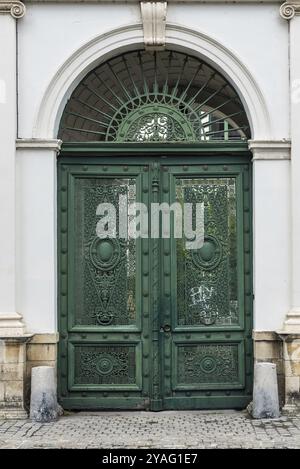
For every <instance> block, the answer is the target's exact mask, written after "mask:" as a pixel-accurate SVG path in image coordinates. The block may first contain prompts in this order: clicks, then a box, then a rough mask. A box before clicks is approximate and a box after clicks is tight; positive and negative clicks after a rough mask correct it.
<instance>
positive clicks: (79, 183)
mask: <svg viewBox="0 0 300 469" xmlns="http://www.w3.org/2000/svg"><path fill="white" fill-rule="evenodd" d="M59 138H61V139H62V140H63V142H64V144H63V151H62V156H61V157H60V158H59V165H58V166H59V184H58V190H59V197H58V200H59V247H60V255H59V286H60V289H59V297H60V300H59V304H60V313H59V323H60V332H61V342H60V352H59V354H60V361H59V363H60V372H59V381H60V385H59V389H60V397H61V401H62V404H63V406H64V407H66V408H117V409H118V408H147V409H148V408H151V409H153V410H160V409H175V408H176V409H184V408H192V409H199V408H226V407H227V408H230V407H231V408H232V407H236V408H238V407H244V406H245V405H246V404H247V403H248V402H249V400H250V398H251V386H252V377H251V373H252V351H251V347H252V345H251V328H252V269H251V167H250V163H249V155H248V151H247V140H248V139H249V138H250V128H249V123H248V119H247V115H246V113H245V110H244V108H243V105H242V103H241V100H240V98H239V97H238V95H237V93H236V92H235V90H234V89H233V88H232V86H231V85H230V84H229V83H228V81H227V80H226V79H225V78H224V77H223V76H222V75H221V74H220V73H219V72H217V71H216V70H214V69H213V68H212V67H211V66H210V65H208V64H206V63H205V62H203V61H201V60H199V59H197V58H194V57H192V56H190V55H187V54H184V53H182V52H175V51H168V50H167V51H162V52H153V53H151V52H146V51H142V50H137V51H133V52H128V53H125V54H122V55H119V56H117V57H114V58H112V59H110V60H109V61H107V62H104V63H102V64H101V65H99V66H98V67H97V68H96V69H94V70H93V71H91V72H90V73H89V74H88V75H87V76H86V77H85V78H84V79H83V80H82V81H81V83H80V84H79V85H78V86H77V88H76V89H75V90H74V92H73V94H72V95H71V97H70V99H69V101H68V103H67V104H66V107H65V110H64V112H63V115H62V119H61V123H60V129H59ZM108 203H110V204H112V205H113V207H114V208H115V212H114V213H113V218H114V221H115V222H116V226H117V236H114V235H113V236H107V237H102V238H101V237H100V236H99V232H98V231H97V227H99V221H100V220H101V213H100V209H99V205H100V204H108ZM136 203H138V204H143V206H141V207H142V209H140V212H141V210H144V208H145V214H143V218H142V221H141V222H140V224H139V225H138V228H141V231H142V232H141V236H139V237H137V236H136V232H135V235H133V233H131V234H130V233H129V232H130V229H131V228H130V227H132V226H133V225H132V219H131V218H130V217H132V207H134V205H133V204H136ZM174 203H175V204H177V206H178V209H179V210H181V219H184V220H185V219H186V218H185V217H186V215H187V213H188V210H189V208H188V207H192V208H191V220H192V223H191V227H192V228H195V226H196V225H195V224H196V222H197V216H196V212H195V207H196V204H198V205H199V207H200V208H199V210H200V212H201V210H202V212H201V213H202V215H203V218H202V220H203V222H204V237H203V239H202V243H201V245H199V246H200V247H197V248H193V249H190V248H188V247H187V246H188V243H189V242H190V241H191V240H190V239H189V236H188V235H187V233H186V232H185V231H184V230H181V236H180V235H178V232H176V229H175V225H173V224H172V222H173V218H175V215H172V214H174V213H176V210H175V209H176V207H175V206H174V205H172V204H174ZM122 204H123V206H122V207H121V205H122ZM160 204H164V205H163V206H162V205H160ZM158 205H160V208H161V210H160V212H161V215H160V217H161V218H157V219H156V220H160V223H159V224H160V225H163V223H162V222H161V221H162V214H163V213H164V210H165V209H166V207H170V206H171V207H173V209H172V210H171V212H172V214H171V216H170V218H171V226H173V228H171V230H170V231H169V232H167V233H166V232H164V231H163V229H165V226H164V227H160V228H159V231H158V232H156V234H155V233H154V231H155V230H154V231H152V228H153V225H154V223H155V222H154V218H152V209H153V207H156V208H157V207H158ZM135 207H136V206H135ZM124 211H125V217H124ZM200 212H199V213H200ZM107 213H108V212H107V211H106V212H105V215H107ZM103 214H104V212H103V213H102V215H103ZM109 217H110V215H109V216H108V219H107V221H106V228H107V227H108V225H109V224H110V221H111V219H110V218H109ZM124 219H125V221H126V223H125V222H124ZM122 220H123V222H124V223H125V225H126V229H125V235H124V226H123V228H122V230H123V234H122V235H120V230H121V229H120V226H121V225H120V223H121V221H122ZM134 223H136V220H135V222H134ZM162 228H163V229H162ZM196 229H198V227H196ZM199 230H200V228H199ZM200 231H201V230H200Z"/></svg>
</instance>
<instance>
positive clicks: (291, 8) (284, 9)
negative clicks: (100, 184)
mask: <svg viewBox="0 0 300 469" xmlns="http://www.w3.org/2000/svg"><path fill="white" fill-rule="evenodd" d="M296 15H300V1H297V0H293V1H287V2H285V3H283V4H282V5H281V7H280V16H281V17H282V18H283V19H285V20H291V19H292V18H294V16H296Z"/></svg>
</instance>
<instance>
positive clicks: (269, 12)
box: [17, 3, 291, 333]
mask: <svg viewBox="0 0 300 469" xmlns="http://www.w3.org/2000/svg"><path fill="white" fill-rule="evenodd" d="M140 22H141V18H140V10H139V6H138V5H135V4H127V5H126V4H123V5H120V4H118V5H114V4H111V5H110V4H102V5H89V4H86V5H82V4H74V5H67V4H64V5H57V4H51V5H42V4H34V5H28V7H27V13H26V16H25V17H24V18H23V19H22V20H20V21H19V22H18V93H19V95H18V99H19V102H18V112H19V115H18V137H19V138H23V139H28V138H29V139H30V138H32V137H35V138H56V135H55V132H54V130H53V133H52V134H51V132H50V133H47V135H46V134H43V133H39V130H37V127H38V126H37V118H38V115H39V112H41V109H42V104H43V98H44V97H45V94H46V91H47V88H48V86H49V84H50V82H51V80H53V78H54V76H55V74H57V72H58V71H59V70H62V75H61V76H63V77H66V80H67V74H66V73H65V72H63V69H62V68H61V67H62V66H63V64H66V66H67V62H68V60H69V59H70V57H71V56H72V55H73V63H74V64H75V65H76V64H77V62H76V60H77V61H78V63H79V61H80V59H79V58H80V56H81V54H83V49H84V46H85V44H87V43H88V42H89V41H91V40H92V39H93V38H94V37H96V36H100V35H101V34H102V35H104V34H105V33H107V35H109V33H110V32H111V31H112V30H116V29H117V28H120V27H124V26H128V25H134V24H136V25H137V27H136V30H137V31H139V30H140V33H138V32H137V33H136V34H137V36H136V37H137V40H138V41H139V43H140V42H141V40H142V29H141V26H139V24H140ZM167 24H169V25H170V24H172V25H177V26H176V27H177V28H178V31H179V30H180V28H188V29H189V30H190V32H189V37H190V44H189V43H188V40H187V39H185V45H186V47H189V52H191V51H192V50H193V47H195V46H194V44H195V43H197V41H199V39H198V35H197V34H198V33H200V34H201V38H202V39H201V41H202V42H201V44H205V43H206V44H207V54H208V55H207V60H208V61H209V62H210V63H212V64H213V65H215V66H217V67H218V68H220V63H221V59H220V58H219V59H218V57H217V55H216V57H215V60H214V54H217V51H218V50H221V48H222V47H223V48H224V49H226V50H227V51H228V54H229V55H230V56H231V62H229V61H228V62H227V61H226V59H224V67H226V75H227V77H228V78H229V79H231V81H232V82H233V83H234V82H239V81H240V82H241V83H239V84H240V86H241V88H240V89H242V86H243V83H242V82H243V80H244V78H243V76H244V75H242V71H243V70H245V76H247V77H248V78H247V79H248V80H249V83H250V82H251V83H252V84H253V88H255V89H256V90H258V92H257V94H256V95H255V96H254V94H253V93H252V92H251V89H250V85H249V86H248V85H247V89H248V91H249V93H248V96H247V102H246V100H245V99H244V96H241V97H242V99H244V101H245V104H246V108H247V109H248V110H249V112H250V109H257V110H258V108H259V106H258V105H256V101H255V100H257V101H259V100H261V103H262V105H261V107H262V108H263V109H265V111H266V121H267V120H268V118H269V123H268V124H266V125H265V126H261V125H257V123H256V119H257V115H256V113H255V112H254V111H253V110H251V112H252V114H251V115H249V119H250V121H252V122H253V123H254V124H255V123H256V126H255V125H254V128H255V134H254V135H253V139H256V140H280V139H289V137H290V131H289V54H288V40H289V38H288V22H287V21H285V20H283V19H282V18H281V17H280V15H279V6H278V4H277V3H276V4H274V5H272V4H271V5H269V4H268V5H263V4H256V5H251V4H245V5H243V4H241V5H236V4H235V5H229V4H226V5H220V4H215V5H205V4H191V5H188V4H172V5H169V7H168V15H167ZM176 27H175V28H173V29H172V28H169V29H168V27H167V44H169V45H171V44H172V47H174V48H177V49H182V48H183V40H179V39H178V38H179V36H180V37H181V36H182V35H181V33H179V32H176ZM192 30H194V33H193V32H192ZM193 34H194V36H193ZM125 36H126V35H125V34H124V44H122V41H121V40H118V41H117V42H116V44H115V43H114V41H115V40H116V36H111V37H109V36H107V37H105V36H103V40H102V41H103V43H104V42H105V44H106V45H107V47H106V48H105V49H103V54H104V55H102V57H101V42H100V43H97V45H96V46H95V47H94V49H97V48H98V50H99V52H98V59H96V58H95V57H97V54H96V53H95V50H94V49H93V54H94V55H92V53H91V56H90V63H89V57H88V54H89V52H87V51H86V50H85V52H84V53H85V57H86V62H85V64H84V65H82V66H79V65H78V66H77V65H76V66H75V65H74V67H73V68H74V70H73V72H72V79H70V83H69V82H68V83H67V85H66V89H67V90H68V91H66V92H65V91H64V96H63V99H64V100H66V98H67V96H68V94H70V93H71V91H72V89H74V86H75V85H76V84H77V83H78V81H79V80H80V79H81V78H82V76H83V75H84V73H85V71H86V70H88V69H89V67H92V66H94V65H95V60H98V61H99V60H101V59H102V60H103V59H104V58H106V57H108V56H111V55H112V54H115V53H117V52H118V51H120V50H122V47H125V46H126V44H127V46H126V47H131V48H134V47H135V46H134V42H133V39H131V40H130V41H131V42H130V41H129V40H128V41H127V42H126V40H125V39H126V37H125ZM187 36H188V35H186V37H187ZM192 39H193V40H192ZM128 44H129V45H128ZM215 44H217V46H215ZM199 48H200V46H199ZM204 49H205V47H202V49H201V50H202V52H201V54H202V55H203V56H204V57H205V50H204ZM199 50H200V49H199ZM199 53H200V52H197V54H199ZM74 54H75V55H74ZM220 54H221V52H220ZM223 55H224V54H223ZM222 57H223V56H222ZM224 57H225V55H224ZM235 64H236V65H235ZM76 67H77V69H76ZM84 67H85V68H84ZM76 70H78V73H77V75H76ZM237 70H240V72H237ZM231 71H232V74H231ZM63 73H65V75H64V74H63ZM237 73H241V76H240V77H237ZM63 80H64V78H63V79H62V80H61V81H63ZM72 80H73V81H72ZM240 89H238V91H240ZM48 91H49V88H48ZM251 100H252V101H253V102H252V108H251ZM253 103H254V104H253ZM48 104H49V103H48ZM50 104H51V103H50ZM62 108H63V100H62V102H61V103H55V102H53V112H56V113H57V115H55V116H54V117H55V122H56V127H57V123H58V122H59V112H61V111H62ZM57 109H59V111H57ZM54 127H55V126H54ZM17 187H18V189H17V227H18V231H17V253H18V257H17V259H18V260H17V285H18V288H17V310H18V312H20V313H21V314H23V316H24V321H25V323H26V325H27V328H28V330H29V331H32V332H39V333H46V332H54V331H56V316H57V312H56V212H55V211H56V169H55V153H54V150H53V149H50V150H41V149H39V148H37V149H35V150H29V149H24V148H22V149H19V150H18V152H17ZM289 188H290V162H289V161H288V160H271V161H269V160H268V161H265V160H264V161H261V160H256V161H255V164H254V204H253V205H254V293H255V316H254V327H255V329H257V330H276V329H278V328H280V327H281V326H282V324H283V321H284V317H285V315H286V313H287V311H288V310H289V308H290V288H291V279H290V269H291V265H290V261H291V252H290V247H289V246H290V201H289V198H290V190H289Z"/></svg>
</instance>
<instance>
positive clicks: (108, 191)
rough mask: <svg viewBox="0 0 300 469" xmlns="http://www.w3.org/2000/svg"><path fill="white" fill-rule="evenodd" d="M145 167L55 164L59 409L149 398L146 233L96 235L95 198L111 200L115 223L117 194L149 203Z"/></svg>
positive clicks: (134, 404)
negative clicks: (57, 181) (136, 235)
mask: <svg viewBox="0 0 300 469" xmlns="http://www.w3.org/2000/svg"><path fill="white" fill-rule="evenodd" d="M148 174H149V173H148V167H147V166H143V167H141V166H137V165H130V166H128V165H122V166H120V165H113V166H111V167H109V168H108V167H107V166H106V165H94V164H91V165H76V164H73V165H72V164H65V165H62V167H61V171H60V192H59V197H60V200H59V202H60V217H61V218H60V231H61V236H60V251H61V256H60V330H61V331H62V332H61V343H60V393H61V400H62V404H63V405H64V406H65V407H66V408H104V407H105V408H139V407H140V408H145V407H147V406H148V404H149V370H148V369H149V365H150V364H149V359H148V354H149V352H148V349H149V335H147V334H146V333H145V331H149V285H148V281H149V275H148V274H149V272H148V269H149V260H148V239H136V240H135V239H133V238H129V239H126V237H125V236H124V238H109V239H108V238H107V239H101V238H100V237H99V236H98V235H97V231H96V230H97V223H98V222H99V220H100V218H101V217H100V216H99V214H98V206H99V204H108V203H111V204H113V206H114V207H115V208H116V211H115V216H116V225H117V226H118V223H119V217H120V216H121V215H120V213H121V212H120V208H121V207H120V201H123V202H122V203H124V200H125V201H126V200H127V202H126V204H127V205H129V204H131V203H135V202H137V201H142V202H145V203H146V204H148ZM120 196H123V199H122V198H121V199H120ZM126 208H127V207H125V212H126V217H127V214H128V210H126ZM102 215H103V213H102ZM142 269H143V270H142ZM142 333H143V335H142Z"/></svg>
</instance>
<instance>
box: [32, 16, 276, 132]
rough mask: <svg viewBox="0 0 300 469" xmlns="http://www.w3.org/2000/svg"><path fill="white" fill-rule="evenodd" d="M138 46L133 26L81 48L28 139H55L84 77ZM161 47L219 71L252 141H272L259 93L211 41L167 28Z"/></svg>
mask: <svg viewBox="0 0 300 469" xmlns="http://www.w3.org/2000/svg"><path fill="white" fill-rule="evenodd" d="M142 46H143V30H142V25H140V24H135V25H130V26H125V27H122V28H118V29H115V30H113V31H111V32H109V33H105V34H101V35H99V36H97V37H95V38H94V39H92V40H90V41H89V42H87V43H86V44H84V45H83V46H82V47H80V48H79V49H78V50H77V51H76V52H75V53H74V54H72V55H71V56H70V57H69V58H68V60H67V61H66V62H65V63H64V64H63V65H62V66H61V67H60V68H59V70H58V71H57V73H56V74H55V76H54V77H53V78H52V80H51V82H50V83H49V85H48V87H47V90H46V92H45V94H44V96H43V99H42V101H41V104H40V107H39V110H38V113H37V117H36V121H35V125H34V129H33V138H37V139H55V138H57V132H58V126H59V121H60V118H61V115H62V112H63V109H64V107H65V104H66V102H67V100H68V98H69V96H70V95H71V94H72V92H73V90H74V89H75V87H76V86H77V85H78V83H79V82H80V81H81V80H82V79H83V78H84V76H85V75H86V74H87V73H88V72H89V71H90V70H92V69H93V68H94V67H96V66H97V65H98V64H99V63H101V62H103V61H105V60H106V59H108V58H110V57H112V56H113V55H116V54H117V53H121V52H124V51H125V50H126V51H129V50H134V49H136V48H137V47H142ZM166 46H167V47H168V46H170V47H172V48H174V50H178V51H184V52H186V53H190V54H191V55H194V56H198V57H200V58H202V59H203V60H206V61H207V62H208V63H209V64H210V65H212V66H213V67H215V68H216V69H217V70H219V71H220V72H221V73H222V74H223V75H224V76H225V77H226V78H227V79H228V80H229V82H231V84H232V85H233V86H234V88H235V89H236V91H237V93H238V94H239V96H240V98H241V100H242V102H243V104H244V107H245V110H246V113H247V115H248V119H249V122H250V125H251V132H252V139H255V140H267V139H269V138H270V137H271V126H270V116H269V112H268V109H267V105H266V103H265V100H264V97H263V94H262V92H261V91H260V89H259V87H258V85H257V83H256V81H255V79H254V78H253V76H252V75H251V73H250V72H249V70H248V69H247V68H246V66H245V65H244V64H243V63H242V61H241V60H240V59H239V58H238V57H237V56H236V55H235V54H234V53H233V52H232V51H230V50H229V49H227V48H225V47H224V46H223V45H222V44H220V43H219V42H218V41H216V40H215V39H213V38H211V37H209V36H207V35H205V34H203V33H201V32H198V31H195V30H190V29H188V28H186V27H182V26H178V25H173V24H168V25H167V29H166Z"/></svg>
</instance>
